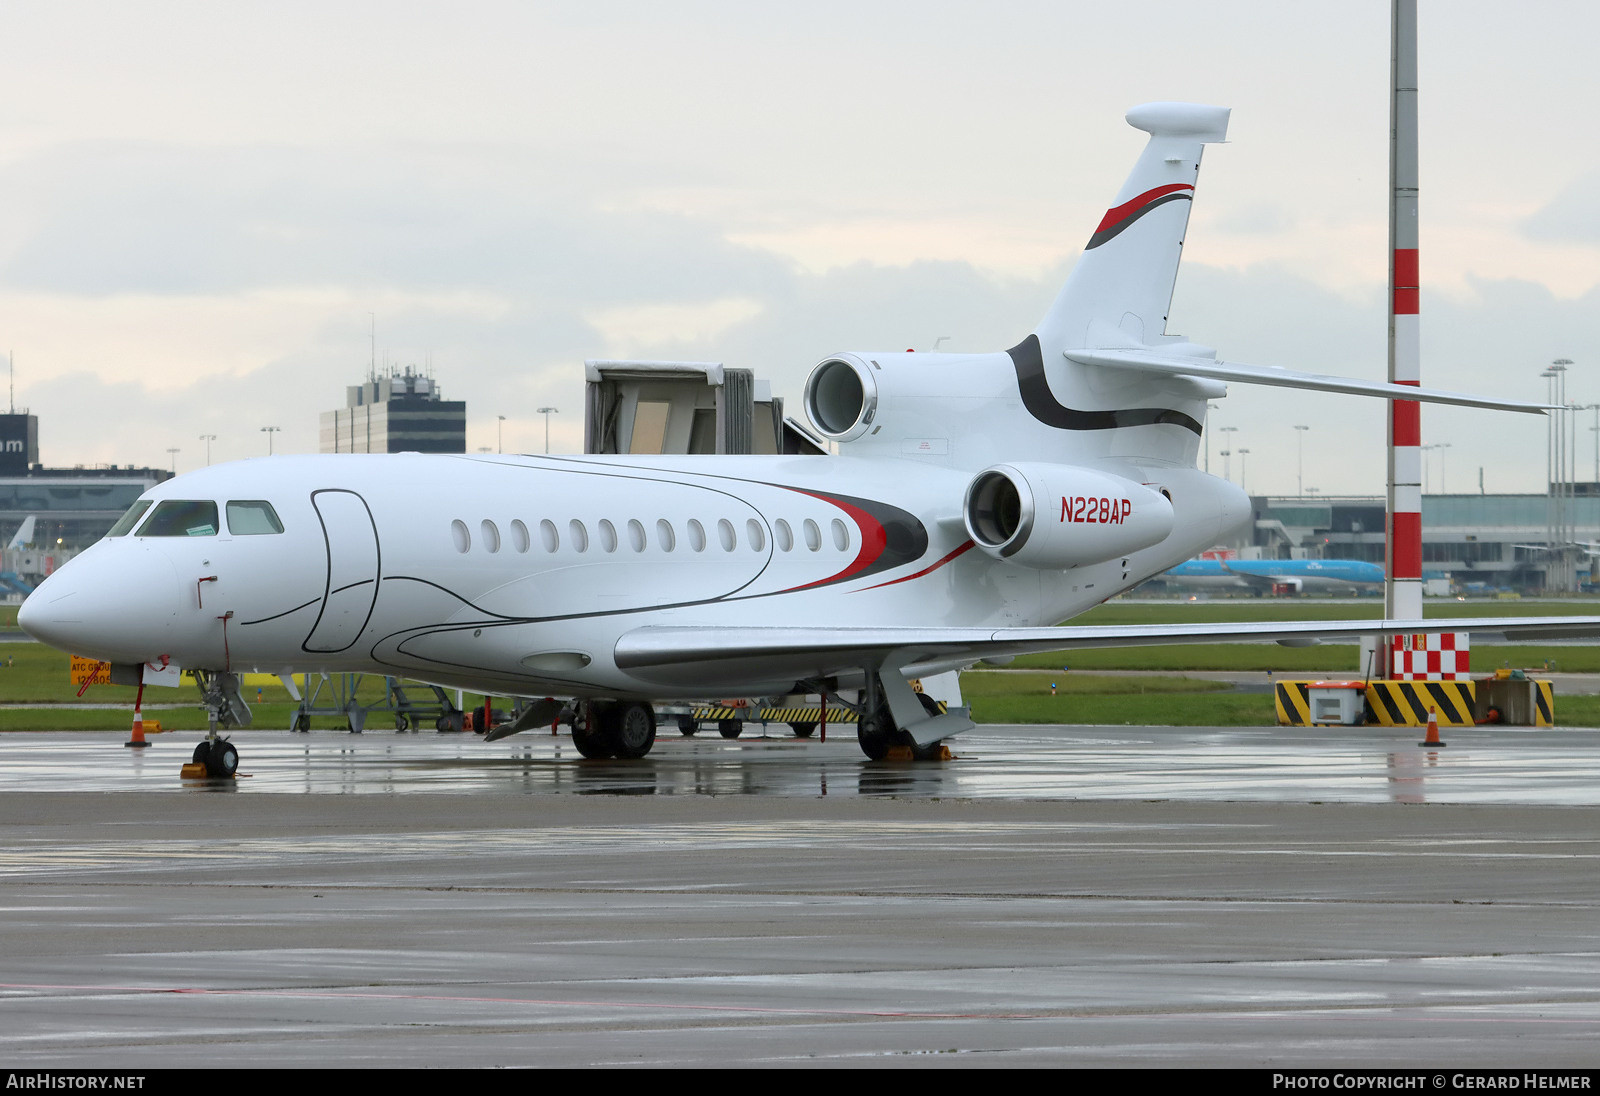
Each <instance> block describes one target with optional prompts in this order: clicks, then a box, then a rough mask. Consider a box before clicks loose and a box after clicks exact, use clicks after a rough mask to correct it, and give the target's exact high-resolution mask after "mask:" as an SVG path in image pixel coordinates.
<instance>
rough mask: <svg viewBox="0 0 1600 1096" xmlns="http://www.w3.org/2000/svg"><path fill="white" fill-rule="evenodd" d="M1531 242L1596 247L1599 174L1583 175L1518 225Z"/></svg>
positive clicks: (1599, 221)
mask: <svg viewBox="0 0 1600 1096" xmlns="http://www.w3.org/2000/svg"><path fill="white" fill-rule="evenodd" d="M1522 231H1523V234H1524V235H1526V236H1527V237H1528V238H1530V239H1533V240H1552V241H1556V242H1560V243H1586V244H1595V243H1600V174H1592V175H1585V176H1584V177H1583V178H1581V179H1578V180H1576V181H1574V182H1573V183H1572V184H1571V185H1570V186H1568V187H1567V188H1566V189H1565V190H1563V191H1562V192H1561V193H1560V194H1558V195H1556V196H1555V198H1553V199H1552V200H1551V201H1550V202H1549V203H1548V204H1547V205H1545V206H1544V207H1543V208H1542V209H1540V210H1539V211H1538V212H1536V213H1534V214H1533V215H1532V216H1530V217H1529V218H1528V219H1527V220H1525V221H1523V222H1522Z"/></svg>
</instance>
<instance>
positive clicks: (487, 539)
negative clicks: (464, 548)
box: [478, 518, 500, 554]
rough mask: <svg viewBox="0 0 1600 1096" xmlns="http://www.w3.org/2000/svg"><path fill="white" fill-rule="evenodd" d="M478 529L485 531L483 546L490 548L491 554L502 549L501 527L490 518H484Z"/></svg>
mask: <svg viewBox="0 0 1600 1096" xmlns="http://www.w3.org/2000/svg"><path fill="white" fill-rule="evenodd" d="M478 529H479V531H480V532H482V533H483V546H484V547H485V548H487V549H488V550H489V552H490V554H493V553H495V552H498V551H499V550H500V527H499V526H498V525H496V524H495V523H494V522H492V521H490V520H489V519H488V518H484V519H483V523H482V524H481V525H479V526H478Z"/></svg>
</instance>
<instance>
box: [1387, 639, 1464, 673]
mask: <svg viewBox="0 0 1600 1096" xmlns="http://www.w3.org/2000/svg"><path fill="white" fill-rule="evenodd" d="M1389 642H1390V648H1389V650H1390V652H1391V658H1390V660H1389V664H1390V667H1391V669H1390V673H1389V678H1390V680H1392V681H1465V680H1467V679H1468V678H1469V677H1470V676H1471V669H1472V652H1471V651H1470V650H1469V649H1468V648H1469V647H1470V643H1469V641H1468V638H1467V633H1466V632H1438V633H1435V634H1427V635H1406V636H1392V637H1390V641H1389Z"/></svg>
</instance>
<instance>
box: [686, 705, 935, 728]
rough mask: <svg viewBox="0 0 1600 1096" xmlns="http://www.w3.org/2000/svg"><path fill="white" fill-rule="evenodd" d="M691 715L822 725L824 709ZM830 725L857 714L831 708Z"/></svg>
mask: <svg viewBox="0 0 1600 1096" xmlns="http://www.w3.org/2000/svg"><path fill="white" fill-rule="evenodd" d="M948 710H949V705H947V704H946V703H945V702H944V701H942V700H941V701H939V711H940V712H945V711H948ZM691 714H692V715H693V716H694V718H695V719H696V720H697V721H698V722H701V723H713V722H718V721H720V720H724V719H742V720H744V721H745V722H746V723H820V722H822V709H821V708H820V707H810V708H723V707H718V708H695V709H693V710H692V712H691ZM828 722H829V723H854V722H856V713H855V712H852V711H851V710H850V709H849V708H829V709H828Z"/></svg>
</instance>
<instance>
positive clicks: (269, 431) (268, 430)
mask: <svg viewBox="0 0 1600 1096" xmlns="http://www.w3.org/2000/svg"><path fill="white" fill-rule="evenodd" d="M282 429H283V427H281V426H263V427H262V428H261V432H262V433H263V434H265V435H266V436H267V456H269V457H270V456H272V435H274V434H276V433H277V432H278V431H279V430H282Z"/></svg>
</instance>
